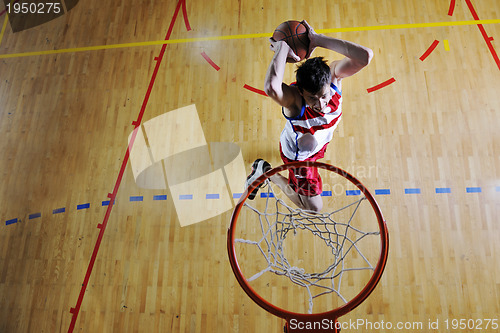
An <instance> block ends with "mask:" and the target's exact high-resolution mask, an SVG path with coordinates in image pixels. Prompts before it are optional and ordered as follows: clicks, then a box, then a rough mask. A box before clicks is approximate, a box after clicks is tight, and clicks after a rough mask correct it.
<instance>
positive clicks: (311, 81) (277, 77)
mask: <svg viewBox="0 0 500 333" xmlns="http://www.w3.org/2000/svg"><path fill="white" fill-rule="evenodd" d="M302 23H303V24H304V25H305V26H306V28H307V31H308V37H309V40H310V45H309V50H308V53H307V56H306V59H307V60H306V61H305V62H303V63H301V64H300V65H298V67H297V70H296V83H293V84H291V85H288V84H286V83H284V82H283V76H284V73H285V65H286V63H287V57H290V58H292V59H294V60H296V61H298V60H300V58H298V57H297V55H295V54H294V53H293V51H292V50H291V48H290V47H289V46H288V44H287V43H286V42H284V41H275V40H273V39H272V38H271V39H270V42H271V50H272V51H274V56H273V58H272V60H271V63H270V65H269V68H268V70H267V73H266V78H265V86H264V89H265V92H266V93H267V95H268V96H269V97H271V98H272V99H273V100H274V101H275V102H276V103H278V104H279V105H281V107H282V114H283V116H284V117H285V119H286V124H285V128H284V129H283V131H282V132H281V137H280V153H281V159H282V160H283V162H284V163H285V164H287V163H290V162H293V161H316V160H318V159H320V158H323V157H324V155H325V151H326V148H327V145H328V143H329V142H330V140H331V139H332V136H333V131H334V130H335V128H336V127H337V125H338V123H339V121H340V118H341V116H342V92H341V85H342V79H344V78H346V77H349V76H351V75H353V74H355V73H357V72H359V71H360V70H361V69H362V68H363V67H365V66H366V65H368V64H369V63H370V61H371V59H372V57H373V52H372V50H371V49H369V48H367V47H364V46H361V45H358V44H355V43H352V42H348V41H345V40H341V39H337V38H332V37H327V36H324V35H321V34H317V33H316V32H315V31H314V29H313V28H312V27H311V26H310V25H309V24H308V23H307V22H306V21H302ZM316 47H323V48H326V49H329V50H332V51H335V52H337V53H340V54H341V55H343V56H345V57H344V58H343V59H341V60H336V61H333V62H331V63H330V64H328V63H327V62H326V61H325V60H324V59H323V58H322V57H316V58H309V57H310V55H311V53H312V52H313V51H314V49H315V48H316ZM270 168H271V166H270V164H269V163H268V162H266V161H264V160H262V159H258V160H256V161H255V162H254V163H253V165H252V172H251V174H250V175H249V176H248V178H247V181H246V186H247V187H248V186H249V185H250V184H251V183H252V182H253V181H254V180H255V179H256V178H257V177H259V176H260V175H262V174H263V173H264V172H266V171H267V170H269V169H270ZM270 180H271V181H272V182H273V183H275V184H276V185H278V187H280V188H281V190H282V191H283V192H284V193H285V194H286V195H287V196H288V197H289V198H290V200H291V201H292V202H293V203H294V204H295V205H297V207H299V208H301V209H305V210H310V211H313V212H319V211H321V209H322V207H323V200H322V198H321V193H322V183H321V178H320V175H319V173H318V170H317V168H313V167H304V168H297V169H289V175H288V178H285V177H284V176H282V175H280V174H276V175H274V176H272V177H270ZM257 191H258V188H256V189H255V190H254V191H253V192H252V193H251V194H250V196H249V199H250V200H253V199H254V197H255V195H256V194H257Z"/></svg>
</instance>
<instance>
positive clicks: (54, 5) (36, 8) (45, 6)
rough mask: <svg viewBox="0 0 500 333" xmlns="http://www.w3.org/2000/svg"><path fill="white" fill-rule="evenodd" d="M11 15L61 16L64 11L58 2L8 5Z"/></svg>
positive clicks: (8, 11)
mask: <svg viewBox="0 0 500 333" xmlns="http://www.w3.org/2000/svg"><path fill="white" fill-rule="evenodd" d="M6 10H7V13H9V14H59V13H60V12H61V10H62V8H61V4H60V3H58V2H38V3H35V2H31V3H26V2H24V3H8V4H7V8H6Z"/></svg>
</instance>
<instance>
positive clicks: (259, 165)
mask: <svg viewBox="0 0 500 333" xmlns="http://www.w3.org/2000/svg"><path fill="white" fill-rule="evenodd" d="M269 170H271V164H269V163H268V162H266V161H264V160H263V159H261V158H259V159H256V160H255V162H253V164H252V172H251V173H250V175H248V177H247V180H246V181H245V188H248V187H249V186H250V184H252V183H253V182H254V181H255V180H256V179H257V178H259V177H260V176H262V175H263V174H264V173H266V172H267V171H269ZM261 187H262V184H260V185H259V186H257V187H256V188H255V189H254V190H253V191H252V193H250V195H249V196H248V199H250V200H253V199H254V198H255V196H256V195H257V192H259V189H260V188H261Z"/></svg>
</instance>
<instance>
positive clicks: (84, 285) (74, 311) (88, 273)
mask: <svg viewBox="0 0 500 333" xmlns="http://www.w3.org/2000/svg"><path fill="white" fill-rule="evenodd" d="M185 1H186V0H179V1H178V2H177V6H176V8H175V12H174V15H173V17H172V20H171V21H170V26H169V28H168V32H167V35H166V37H165V40H168V39H170V36H171V34H172V31H173V28H174V23H175V21H176V19H177V16H178V14H179V10H180V7H181V5H182V3H183V2H185ZM166 48H167V45H166V44H163V46H162V48H161V51H160V54H159V55H158V56H157V57H156V58H155V61H156V66H155V68H154V70H153V74H152V76H151V80H150V82H149V86H148V89H147V92H146V95H145V97H144V101H143V103H142V106H141V110H140V112H139V115H138V117H137V120H135V121H133V122H132V124H133V125H134V126H135V128H134V131H133V132H132V137H131V139H130V142H129V144H128V146H127V150H126V151H125V157H124V158H123V162H122V165H121V168H120V171H119V173H118V177H117V178H116V182H115V187H114V189H113V193H109V194H108V198H109V199H110V202H113V203H114V202H115V199H116V196H117V194H118V189H119V188H120V185H121V182H122V179H123V175H124V173H125V168H126V167H127V164H128V161H129V158H130V150H131V149H132V147H133V145H134V141H135V138H136V136H137V132H138V130H139V128H140V126H141V122H142V117H143V116H144V112H145V110H146V105H147V104H148V101H149V96H150V95H151V91H152V90H153V86H154V83H155V81H156V77H157V74H158V71H159V69H160V64H161V62H162V59H163V56H164V54H165V51H166ZM113 207H114V205H111V204H110V205H108V208H107V209H106V213H105V215H104V219H103V222H102V223H100V224H98V225H97V228H98V229H100V231H99V235H98V237H97V241H96V243H95V246H94V250H93V251H92V255H91V257H90V262H89V265H88V267H87V271H86V273H85V277H84V280H83V283H82V288H81V289H80V293H79V295H78V300H77V302H76V305H75V307H74V308H70V310H69V312H70V313H71V314H72V316H71V322H70V324H69V328H68V333H72V332H73V330H74V328H75V324H76V320H77V318H78V314H79V313H80V308H81V306H82V302H83V297H84V295H85V293H86V290H87V286H88V283H89V280H90V276H91V275H92V271H93V268H94V264H95V261H96V259H97V254H98V252H99V248H100V246H101V242H102V239H103V237H104V232H105V230H106V226H107V224H108V221H109V217H110V215H111V210H112V209H113Z"/></svg>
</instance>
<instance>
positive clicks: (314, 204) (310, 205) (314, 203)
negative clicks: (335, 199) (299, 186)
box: [299, 194, 323, 213]
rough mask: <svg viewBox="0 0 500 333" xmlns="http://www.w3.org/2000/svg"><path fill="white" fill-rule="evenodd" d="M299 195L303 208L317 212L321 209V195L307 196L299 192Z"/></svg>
mask: <svg viewBox="0 0 500 333" xmlns="http://www.w3.org/2000/svg"><path fill="white" fill-rule="evenodd" d="M299 197H300V200H301V202H302V203H303V205H304V207H305V208H303V209H306V210H310V211H313V212H316V213H319V212H320V211H321V209H323V198H322V197H321V195H315V196H312V197H309V196H305V195H300V194H299Z"/></svg>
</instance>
